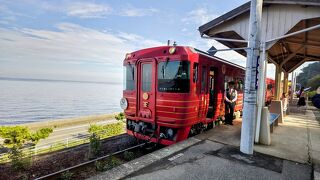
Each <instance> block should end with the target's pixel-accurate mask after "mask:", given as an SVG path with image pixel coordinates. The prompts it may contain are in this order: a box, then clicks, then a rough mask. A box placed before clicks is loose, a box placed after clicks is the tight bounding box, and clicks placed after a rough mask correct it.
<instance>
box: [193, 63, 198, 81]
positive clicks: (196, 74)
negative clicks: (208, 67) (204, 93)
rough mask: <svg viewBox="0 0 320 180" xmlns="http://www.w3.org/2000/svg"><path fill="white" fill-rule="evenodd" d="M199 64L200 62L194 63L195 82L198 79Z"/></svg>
mask: <svg viewBox="0 0 320 180" xmlns="http://www.w3.org/2000/svg"><path fill="white" fill-rule="evenodd" d="M198 66H199V63H194V64H193V82H194V83H196V82H197V81H198Z"/></svg>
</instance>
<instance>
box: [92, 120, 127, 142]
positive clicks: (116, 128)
mask: <svg viewBox="0 0 320 180" xmlns="http://www.w3.org/2000/svg"><path fill="white" fill-rule="evenodd" d="M88 132H89V133H90V134H93V133H96V134H97V135H98V136H99V138H107V137H111V136H115V135H119V134H121V133H122V132H124V124H123V123H122V122H118V123H113V124H106V125H96V124H93V125H90V127H89V129H88Z"/></svg>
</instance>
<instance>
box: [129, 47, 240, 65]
mask: <svg viewBox="0 0 320 180" xmlns="http://www.w3.org/2000/svg"><path fill="white" fill-rule="evenodd" d="M168 47H171V46H157V47H150V48H145V49H140V50H138V51H134V52H131V54H138V56H142V57H146V56H148V55H151V54H153V52H155V51H157V50H161V49H163V48H168ZM176 47H178V48H179V47H180V48H183V49H185V52H186V53H187V52H188V50H186V49H189V50H190V51H191V52H193V53H197V54H201V55H204V56H207V57H209V58H214V59H215V60H217V61H220V62H222V63H226V64H229V65H231V66H234V67H237V68H240V69H243V70H245V67H243V66H240V65H238V64H235V63H233V62H230V61H228V60H225V59H222V58H219V57H217V56H213V55H210V54H209V53H207V52H204V51H201V50H199V49H197V48H193V47H191V46H176ZM190 51H189V52H190Z"/></svg>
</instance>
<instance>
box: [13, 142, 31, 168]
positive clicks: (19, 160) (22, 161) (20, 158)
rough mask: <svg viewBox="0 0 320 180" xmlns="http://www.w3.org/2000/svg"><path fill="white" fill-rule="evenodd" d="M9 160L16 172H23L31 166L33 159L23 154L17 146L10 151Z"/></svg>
mask: <svg viewBox="0 0 320 180" xmlns="http://www.w3.org/2000/svg"><path fill="white" fill-rule="evenodd" d="M9 159H10V160H11V167H12V168H13V169H14V170H23V169H26V168H27V167H29V166H30V163H31V157H30V156H29V155H27V154H25V153H23V152H22V150H21V149H20V148H18V147H17V146H13V147H12V148H11V150H10V154H9Z"/></svg>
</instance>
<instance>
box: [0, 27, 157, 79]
mask: <svg viewBox="0 0 320 180" xmlns="http://www.w3.org/2000/svg"><path fill="white" fill-rule="evenodd" d="M57 29H58V31H52V30H38V29H30V28H29V29H28V28H22V29H5V28H0V52H1V54H0V64H2V65H0V72H2V73H1V75H4V74H3V72H4V71H3V70H5V69H7V70H6V72H7V73H8V71H11V72H12V73H20V72H19V71H20V70H19V69H17V68H16V69H15V68H13V69H8V67H6V66H4V64H5V63H4V62H6V61H9V62H11V64H12V63H13V62H14V63H15V64H17V65H20V64H27V65H28V66H34V68H29V69H27V67H26V68H25V69H26V72H28V73H31V72H32V70H31V69H34V70H35V71H36V72H34V73H38V74H50V73H51V74H55V73H57V74H63V73H65V74H66V76H70V71H71V72H74V77H76V76H77V75H79V77H80V76H81V77H82V76H83V75H84V74H87V75H89V74H91V76H95V75H96V76H98V74H99V73H100V74H101V73H102V74H104V77H105V78H106V81H108V80H109V81H113V79H114V78H115V77H117V78H118V79H119V78H121V77H122V70H121V68H122V60H123V58H124V56H125V54H126V53H128V52H132V51H134V50H138V49H141V48H146V47H150V46H155V45H160V44H161V43H160V42H157V41H154V40H149V39H145V38H143V37H141V36H137V35H135V34H126V33H111V32H101V31H98V30H94V29H91V28H86V27H83V26H79V25H76V24H70V23H61V24H58V25H57ZM40 64H41V65H42V66H43V67H41V68H37V66H40ZM51 64H59V65H57V67H58V66H59V67H61V69H60V68H56V69H53V67H51ZM92 64H96V65H98V66H99V64H101V65H103V66H106V67H110V68H111V69H112V68H113V69H116V68H118V70H117V71H116V73H110V72H90V73H86V72H84V71H80V70H75V69H72V67H74V68H76V67H78V66H81V65H82V66H83V65H88V66H91V65H92ZM21 68H22V69H23V67H21ZM40 69H42V71H40ZM88 69H90V68H89V67H88ZM106 71H108V70H107V69H106ZM45 72H47V73H45ZM71 74H72V73H71ZM112 74H114V75H113V76H112ZM61 76H62V75H61ZM120 76H121V77H120Z"/></svg>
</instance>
